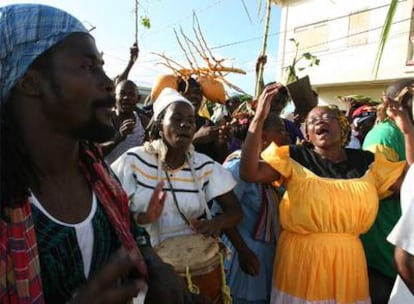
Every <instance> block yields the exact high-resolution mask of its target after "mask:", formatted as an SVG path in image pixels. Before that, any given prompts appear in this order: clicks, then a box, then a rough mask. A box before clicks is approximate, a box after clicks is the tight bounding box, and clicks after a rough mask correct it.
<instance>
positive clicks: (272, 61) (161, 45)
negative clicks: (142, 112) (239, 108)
mask: <svg viewBox="0 0 414 304" xmlns="http://www.w3.org/2000/svg"><path fill="white" fill-rule="evenodd" d="M29 1H30V0H22V1H21V0H0V6H3V5H8V4H15V3H27V2H29ZM31 2H36V3H42V4H47V5H52V6H55V7H58V8H61V9H64V10H66V11H67V12H69V13H71V14H72V15H74V16H75V17H77V18H78V19H79V20H80V21H82V22H83V23H84V25H85V26H86V27H87V28H92V27H95V29H94V30H93V31H92V32H91V33H92V35H93V36H94V37H95V40H96V44H97V46H98V49H99V50H100V51H102V52H103V54H104V60H105V67H104V68H105V71H106V72H107V74H108V75H109V76H110V77H114V76H115V75H117V74H119V73H120V72H121V71H123V69H124V68H125V66H126V65H127V63H128V59H129V48H130V46H132V44H133V43H134V42H135V37H136V35H135V30H136V26H135V12H134V8H135V0H32V1H31ZM138 3H139V7H138V15H139V16H140V17H148V18H149V19H150V22H151V27H150V29H146V28H145V27H143V26H142V25H141V24H139V26H138V46H139V49H140V52H139V57H138V60H137V62H136V63H135V65H134V66H133V68H132V69H131V72H130V74H129V78H130V79H131V80H133V81H134V82H136V83H137V84H138V85H139V86H144V87H151V86H152V85H153V83H154V82H155V81H156V79H157V76H159V75H160V74H169V73H171V70H170V69H168V68H165V67H164V66H163V65H162V64H160V63H162V62H165V61H164V60H163V59H161V58H160V57H159V56H156V55H154V54H153V53H159V54H164V55H166V56H167V57H168V58H170V59H172V60H174V61H176V62H178V63H180V64H182V65H183V66H185V67H190V65H189V63H188V61H187V60H186V58H185V56H184V52H183V51H182V50H181V48H180V46H179V43H178V42H177V39H176V37H175V34H174V29H175V30H176V31H177V32H180V29H181V28H182V30H183V32H184V33H185V34H186V35H187V36H188V37H189V38H190V39H191V40H193V41H194V42H196V41H197V40H196V39H195V35H194V32H193V25H192V24H193V12H195V14H196V16H197V18H198V21H199V24H200V27H201V31H202V34H203V36H204V38H205V40H206V42H207V45H208V46H209V48H210V49H211V50H212V53H213V56H214V57H215V58H216V59H225V61H224V62H223V65H224V66H229V67H231V66H233V67H235V68H240V69H242V70H244V71H246V73H247V74H246V75H239V74H229V75H227V76H226V79H227V80H229V81H230V82H232V83H233V84H235V85H237V86H238V87H240V88H242V89H243V90H244V91H245V92H246V93H249V94H253V93H254V86H255V62H256V58H257V56H258V55H259V53H260V50H261V48H262V44H263V33H264V23H265V22H264V19H265V18H264V12H265V6H266V1H265V0H261V1H260V0H244V1H242V0H138ZM243 3H244V4H245V5H246V7H244V5H243ZM260 3H261V4H260ZM260 8H261V9H260ZM246 11H247V12H248V13H247V12H246ZM279 23H280V9H279V7H277V6H276V5H274V4H272V11H271V21H270V29H269V39H268V44H267V51H266V54H267V57H268V60H267V64H266V66H265V71H264V81H265V82H269V81H274V80H275V77H276V68H277V67H276V56H277V48H278V40H279V35H278V32H279ZM180 37H182V36H180ZM188 54H189V53H188ZM189 55H190V54H189ZM192 61H193V63H194V60H193V59H192ZM196 62H197V63H198V66H201V67H202V66H205V61H203V60H202V59H201V57H199V56H198V55H196ZM226 89H228V88H226ZM228 93H229V94H230V95H231V94H233V93H234V91H232V90H230V89H228Z"/></svg>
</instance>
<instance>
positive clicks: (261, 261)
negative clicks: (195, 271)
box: [0, 4, 414, 304]
mask: <svg viewBox="0 0 414 304" xmlns="http://www.w3.org/2000/svg"><path fill="white" fill-rule="evenodd" d="M0 41H1V42H2V43H1V44H0V85H1V87H0V93H1V94H0V98H1V100H0V109H1V112H0V114H1V155H0V156H1V163H0V165H1V166H0V170H1V200H0V211H1V214H0V232H1V233H0V250H1V252H0V287H1V290H0V302H1V303H5V304H8V303H11V304H14V303H128V302H129V301H131V300H132V299H133V298H135V297H136V296H137V295H138V294H139V293H144V294H145V303H213V302H214V303H231V302H232V303H235V304H246V303H255V304H265V303H272V304H276V303H282V304H285V303H286V304H288V303H297V304H300V303H303V304H305V303H306V304H312V303H314V304H320V303H358V304H368V303H374V304H379V303H388V302H389V303H392V304H399V303H401V304H403V303H411V302H413V301H414V266H413V265H414V263H413V261H414V244H413V239H414V232H413V231H412V226H413V224H414V223H413V221H414V220H413V219H414V207H413V206H412V205H413V204H414V195H413V191H412V186H413V182H412V181H413V176H414V171H413V169H412V166H411V164H412V163H413V162H414V120H413V119H414V117H413V115H414V114H413V104H412V103H413V100H414V79H412V78H410V79H402V80H399V81H396V82H393V83H390V85H389V86H388V87H387V88H386V90H385V93H384V96H382V97H381V99H382V100H381V102H380V103H373V102H371V101H368V102H360V101H356V100H354V99H352V98H351V97H350V98H345V99H344V100H343V101H345V103H343V106H344V108H345V110H341V109H340V108H339V107H338V106H334V105H317V106H316V107H313V108H310V109H309V110H308V111H307V113H303V111H301V112H300V111H298V112H296V113H299V112H300V115H296V118H297V119H296V120H293V121H291V120H289V119H286V118H282V117H281V115H282V113H283V110H284V109H285V108H286V105H287V103H288V101H289V90H288V89H287V88H286V87H285V86H284V85H282V84H280V83H277V82H271V83H268V84H267V85H265V86H264V87H263V92H262V93H261V95H260V96H258V97H257V99H256V100H251V101H247V104H248V106H246V104H243V102H245V101H242V100H241V99H239V98H238V97H232V98H229V99H228V100H227V101H226V103H225V104H224V105H216V108H215V110H216V111H215V113H211V117H204V116H202V115H201V114H200V108H201V107H202V106H203V104H204V102H205V100H206V98H205V96H204V93H203V89H202V86H201V85H200V83H199V82H198V81H197V77H196V76H191V77H187V78H185V79H180V80H179V81H178V82H177V83H176V84H175V85H174V86H173V87H169V86H166V87H164V88H161V89H160V92H158V93H157V95H156V97H155V98H153V100H149V101H148V102H147V104H146V106H145V108H144V109H142V108H139V107H138V106H137V104H138V101H139V98H140V95H139V90H138V87H137V85H136V84H135V83H134V82H133V81H132V80H130V79H128V74H129V71H130V70H131V68H132V66H133V65H134V63H135V62H136V60H137V59H138V55H139V51H138V48H137V46H136V45H133V46H132V48H131V50H130V52H131V54H130V60H129V62H128V65H127V67H126V68H125V70H124V71H122V73H121V74H120V75H118V76H116V78H115V79H110V78H108V76H107V75H106V74H105V72H104V71H103V60H102V57H101V53H100V52H99V51H98V49H97V46H96V44H95V40H94V38H93V37H92V36H91V35H90V33H89V32H88V31H87V30H86V29H85V27H84V26H83V25H82V23H81V22H80V21H79V20H77V19H76V18H75V17H73V16H72V15H70V14H68V13H67V12H65V11H62V10H60V9H57V8H54V7H50V6H45V5H40V4H19V5H10V6H4V7H0ZM315 96H316V95H315ZM304 102H306V101H303V100H302V101H301V104H303V103H304ZM297 104H298V103H297ZM298 117H299V118H298ZM193 235H202V236H203V238H202V239H208V240H213V241H214V243H217V244H219V246H218V248H219V252H218V253H217V257H218V260H219V262H218V265H219V267H222V268H220V269H219V270H218V277H221V276H225V278H224V282H222V284H221V285H222V287H220V288H222V289H221V290H220V293H222V296H220V297H219V298H214V299H213V298H210V297H209V295H207V294H204V293H203V292H204V291H203V290H204V289H201V288H200V289H201V290H202V291H201V293H199V292H198V291H199V290H198V287H197V286H194V284H193V281H192V279H194V277H193V278H192V277H191V269H190V268H189V267H187V269H186V271H185V274H184V275H183V274H181V273H178V271H177V269H175V268H174V265H171V264H170V262H169V261H165V260H163V259H162V258H161V257H160V256H159V254H158V252H157V250H158V249H159V248H161V247H162V246H163V244H164V242H165V241H167V240H171V239H175V238H179V237H186V236H193ZM209 244H210V243H209ZM193 245H194V244H193ZM209 246H210V245H209ZM173 250H174V251H176V252H178V256H179V255H180V252H181V251H182V252H183V253H184V252H185V251H186V250H187V251H188V250H190V249H188V248H180V247H176V248H173ZM191 250H192V249H191ZM209 251H211V248H207V249H206V253H205V254H206V255H208V253H209ZM183 256H186V255H184V254H183ZM207 266H208V265H207ZM207 268H209V267H207ZM210 268H211V267H210ZM210 270H211V269H209V272H208V275H209V274H211V273H212V272H211V271H210ZM203 275H206V273H203ZM207 280H216V279H215V278H214V279H211V278H210V277H209V278H208V279H207ZM210 283H211V282H210Z"/></svg>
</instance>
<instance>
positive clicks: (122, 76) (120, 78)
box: [114, 43, 139, 85]
mask: <svg viewBox="0 0 414 304" xmlns="http://www.w3.org/2000/svg"><path fill="white" fill-rule="evenodd" d="M129 51H130V56H129V61H128V64H127V66H126V67H125V70H123V71H122V73H121V74H119V75H118V76H116V77H115V80H114V82H115V85H117V84H118V83H120V82H121V81H123V80H126V79H128V75H129V72H130V71H131V68H132V67H133V66H134V63H135V61H136V60H137V59H138V53H139V49H138V46H137V44H136V43H134V44H133V45H132V47H131V48H130V49H129Z"/></svg>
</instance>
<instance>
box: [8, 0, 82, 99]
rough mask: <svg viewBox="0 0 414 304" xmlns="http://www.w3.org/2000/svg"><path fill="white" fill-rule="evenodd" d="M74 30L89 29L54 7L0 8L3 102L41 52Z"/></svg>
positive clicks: (14, 6) (19, 5)
mask: <svg viewBox="0 0 414 304" xmlns="http://www.w3.org/2000/svg"><path fill="white" fill-rule="evenodd" d="M75 32H84V33H87V32H88V31H87V29H86V28H85V27H84V26H83V25H82V23H81V22H80V21H79V20H77V19H76V18H75V17H73V16H72V15H70V14H68V13H66V12H65V11H62V10H60V9H57V8H55V7H51V6H46V5H40V4H17V5H9V6H4V7H0V105H1V104H3V103H4V102H5V100H6V99H7V97H8V95H9V92H10V90H11V89H12V88H13V86H14V85H15V84H16V83H17V81H18V80H19V79H20V78H21V77H22V76H23V75H24V73H25V72H26V71H27V69H28V68H29V66H30V65H31V64H32V62H33V61H34V60H35V59H36V58H37V57H39V55H41V54H42V53H44V52H45V51H46V50H48V49H49V48H50V47H52V46H53V45H55V44H57V43H58V42H60V41H61V40H63V39H64V38H65V37H66V36H68V35H69V34H71V33H75Z"/></svg>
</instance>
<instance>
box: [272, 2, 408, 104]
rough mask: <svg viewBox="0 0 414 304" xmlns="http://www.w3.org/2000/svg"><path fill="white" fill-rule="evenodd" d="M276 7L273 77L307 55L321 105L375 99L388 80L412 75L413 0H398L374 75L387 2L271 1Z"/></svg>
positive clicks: (283, 75) (280, 75) (281, 77)
mask: <svg viewBox="0 0 414 304" xmlns="http://www.w3.org/2000/svg"><path fill="white" fill-rule="evenodd" d="M275 2H276V3H277V4H278V5H279V6H280V8H281V11H282V12H281V21H280V22H281V26H280V37H279V52H278V60H277V66H278V71H277V79H279V80H281V81H282V82H284V81H285V79H286V71H285V68H286V67H287V66H289V65H291V63H292V60H293V57H294V51H295V47H294V43H292V42H291V41H289V39H291V38H294V39H295V40H296V41H297V42H299V48H300V50H299V55H301V54H302V53H304V52H310V53H311V54H312V55H315V56H317V57H318V58H319V59H320V64H319V66H314V67H311V68H306V69H305V70H303V71H301V72H298V76H299V77H302V76H304V75H306V74H308V75H309V77H310V79H311V83H312V86H313V88H314V89H315V90H316V91H317V92H318V94H319V100H320V101H319V102H320V103H337V104H338V105H340V106H341V107H342V106H343V105H342V103H341V102H338V99H337V96H344V95H353V94H357V95H366V96H371V97H372V98H374V99H378V100H379V99H380V97H381V95H382V92H383V90H384V88H385V87H386V86H387V85H388V84H389V83H390V82H392V81H394V80H396V79H400V78H405V77H414V51H413V49H414V47H413V46H414V20H413V15H414V14H413V12H414V0H400V1H399V3H398V8H397V11H396V13H395V16H394V21H393V25H392V27H391V31H390V34H389V37H388V41H387V43H386V46H385V49H384V52H383V56H382V60H381V64H380V67H379V70H378V73H377V75H375V73H374V72H373V67H374V62H375V56H376V53H377V49H378V44H379V40H380V35H381V30H382V27H383V24H384V21H385V17H386V15H387V12H388V9H389V4H390V1H389V0H292V1H288V0H283V1H280V0H275Z"/></svg>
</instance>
